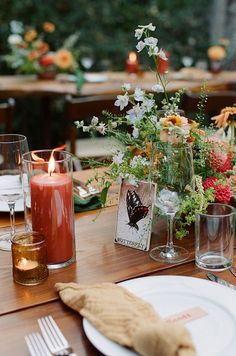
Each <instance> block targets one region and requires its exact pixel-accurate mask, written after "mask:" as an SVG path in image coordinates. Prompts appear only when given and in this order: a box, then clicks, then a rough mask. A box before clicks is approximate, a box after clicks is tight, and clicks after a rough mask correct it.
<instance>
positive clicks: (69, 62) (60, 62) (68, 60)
mask: <svg viewBox="0 0 236 356" xmlns="http://www.w3.org/2000/svg"><path fill="white" fill-rule="evenodd" d="M54 60H55V64H56V65H57V66H58V67H59V68H62V69H69V68H70V67H72V66H73V64H74V57H73V55H72V53H71V52H70V51H68V50H67V49H60V50H59V51H57V52H56V54H55V58H54Z"/></svg>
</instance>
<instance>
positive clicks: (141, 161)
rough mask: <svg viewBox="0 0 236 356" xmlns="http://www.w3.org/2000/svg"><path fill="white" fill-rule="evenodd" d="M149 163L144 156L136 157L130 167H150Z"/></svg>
mask: <svg viewBox="0 0 236 356" xmlns="http://www.w3.org/2000/svg"><path fill="white" fill-rule="evenodd" d="M149 163H150V162H149V161H148V160H147V159H146V158H144V157H142V156H134V158H133V159H132V160H131V161H130V166H131V167H133V168H134V167H135V166H137V165H142V166H148V165H149Z"/></svg>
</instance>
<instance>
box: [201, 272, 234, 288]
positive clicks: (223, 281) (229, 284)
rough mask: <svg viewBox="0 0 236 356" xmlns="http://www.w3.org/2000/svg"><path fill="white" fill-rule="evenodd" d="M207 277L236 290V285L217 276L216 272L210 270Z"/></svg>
mask: <svg viewBox="0 0 236 356" xmlns="http://www.w3.org/2000/svg"><path fill="white" fill-rule="evenodd" d="M207 278H208V279H210V281H212V282H216V283H219V284H221V285H222V286H225V287H229V288H231V289H233V290H236V286H235V285H233V284H231V283H229V282H227V281H226V280H225V279H222V278H219V277H217V276H216V275H215V274H213V273H210V272H208V273H207Z"/></svg>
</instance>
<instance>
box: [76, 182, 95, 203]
mask: <svg viewBox="0 0 236 356" xmlns="http://www.w3.org/2000/svg"><path fill="white" fill-rule="evenodd" d="M73 190H74V192H75V193H78V194H79V195H80V197H81V198H88V197H89V196H91V195H96V194H98V193H100V192H99V190H98V189H96V188H94V187H93V186H92V185H91V184H90V183H88V184H84V183H82V182H81V181H80V180H78V179H73Z"/></svg>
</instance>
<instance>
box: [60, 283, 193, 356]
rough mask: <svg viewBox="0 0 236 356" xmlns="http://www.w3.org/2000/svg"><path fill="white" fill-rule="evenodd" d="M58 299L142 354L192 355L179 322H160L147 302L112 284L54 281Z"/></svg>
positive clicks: (118, 341) (109, 336)
mask: <svg viewBox="0 0 236 356" xmlns="http://www.w3.org/2000/svg"><path fill="white" fill-rule="evenodd" d="M55 287H56V289H57V291H58V292H59V294H60V297H61V299H62V300H63V302H64V303H65V304H67V305H68V306H69V307H71V308H72V309H74V310H76V311H77V312H79V313H80V314H81V315H82V316H83V317H85V318H86V319H88V320H89V321H90V323H91V324H92V325H93V326H94V327H95V328H96V329H98V330H99V331H100V332H101V333H102V334H104V335H105V336H106V337H108V338H109V339H111V340H113V341H115V342H117V343H119V344H121V345H124V346H127V347H130V348H133V349H134V350H135V351H136V352H137V353H139V354H140V355H143V356H196V350H195V347H194V346H193V343H192V339H191V336H190V334H189V332H188V331H187V329H186V328H185V327H184V326H182V325H180V324H170V323H166V322H165V321H163V320H162V319H161V318H160V316H159V315H158V314H157V313H156V312H155V310H154V308H153V307H152V306H151V305H150V304H149V303H147V302H145V301H143V300H142V299H140V298H138V297H136V296H135V295H134V294H132V293H130V292H129V291H128V290H126V289H125V288H123V287H121V286H119V285H116V284H113V283H101V284H95V285H79V284H76V283H56V285H55Z"/></svg>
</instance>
